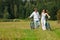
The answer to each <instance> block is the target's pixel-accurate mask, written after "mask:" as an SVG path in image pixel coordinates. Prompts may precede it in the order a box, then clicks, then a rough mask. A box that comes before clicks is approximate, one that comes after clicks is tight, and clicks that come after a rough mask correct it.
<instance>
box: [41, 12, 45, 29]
mask: <svg viewBox="0 0 60 40" xmlns="http://www.w3.org/2000/svg"><path fill="white" fill-rule="evenodd" d="M45 17H46V13H43V12H42V14H41V24H42V29H43V30H46V26H45V23H46V18H45Z"/></svg>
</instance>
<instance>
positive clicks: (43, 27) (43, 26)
mask: <svg viewBox="0 0 60 40" xmlns="http://www.w3.org/2000/svg"><path fill="white" fill-rule="evenodd" d="M42 29H43V30H46V27H45V20H42Z"/></svg>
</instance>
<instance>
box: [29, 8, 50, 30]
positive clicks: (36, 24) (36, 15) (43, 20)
mask: <svg viewBox="0 0 60 40" xmlns="http://www.w3.org/2000/svg"><path fill="white" fill-rule="evenodd" d="M46 16H48V18H50V16H49V15H48V13H47V12H46V10H45V9H44V10H42V13H41V16H40V15H39V12H38V11H37V8H34V12H32V14H31V15H30V16H29V18H32V17H33V23H34V28H37V27H39V26H40V18H41V24H42V29H43V30H46V25H45V24H46Z"/></svg>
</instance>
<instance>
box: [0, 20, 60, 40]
mask: <svg viewBox="0 0 60 40" xmlns="http://www.w3.org/2000/svg"><path fill="white" fill-rule="evenodd" d="M29 23H30V22H29V21H26V20H25V21H20V22H0V40H60V24H58V23H57V21H49V23H50V26H51V28H52V31H49V30H46V31H43V30H42V28H41V25H40V27H39V28H37V29H32V30H31V28H30V25H29Z"/></svg>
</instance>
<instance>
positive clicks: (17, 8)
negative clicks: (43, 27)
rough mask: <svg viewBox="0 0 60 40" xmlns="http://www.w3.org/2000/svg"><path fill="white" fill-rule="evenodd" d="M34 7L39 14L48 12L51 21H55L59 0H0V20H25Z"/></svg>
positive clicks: (59, 4)
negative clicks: (43, 11) (44, 10)
mask: <svg viewBox="0 0 60 40" xmlns="http://www.w3.org/2000/svg"><path fill="white" fill-rule="evenodd" d="M34 7H36V8H37V9H38V11H39V13H40V14H41V11H42V10H43V9H46V10H48V13H49V15H50V16H51V19H52V20H56V19H57V12H58V10H59V9H60V0H0V19H25V18H27V17H28V16H29V15H30V14H31V13H32V12H33V8H34Z"/></svg>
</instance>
